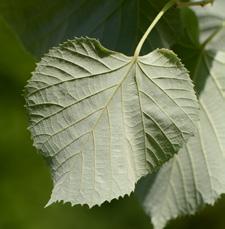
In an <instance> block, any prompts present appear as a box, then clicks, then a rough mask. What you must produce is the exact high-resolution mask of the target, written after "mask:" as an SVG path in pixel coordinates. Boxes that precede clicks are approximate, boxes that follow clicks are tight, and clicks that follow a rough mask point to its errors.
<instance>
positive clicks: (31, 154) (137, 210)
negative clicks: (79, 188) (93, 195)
mask: <svg viewBox="0 0 225 229" xmlns="http://www.w3.org/2000/svg"><path fill="white" fill-rule="evenodd" d="M34 67H35V59H34V58H33V57H32V56H31V55H30V54H28V53H27V52H26V51H25V49H24V48H23V46H22V45H21V43H20V41H19V39H18V38H17V36H16V34H15V33H14V32H13V31H12V30H11V28H10V27H9V26H8V25H7V23H6V22H5V21H4V20H3V18H1V16H0V130H1V132H0V228H1V229H51V228H54V229H87V228H92V229H95V228H96V229H97V228H98V229H105V228H107V229H115V228H116V229H136V228H137V229H145V228H148V229H150V228H152V227H151V224H150V219H149V218H148V217H147V216H146V215H145V214H144V212H143V210H142V209H141V207H140V206H139V204H138V202H137V200H136V199H135V197H134V195H133V194H132V195H131V197H125V198H124V199H119V200H113V201H112V202H111V203H110V204H109V203H105V204H103V206H102V207H94V208H93V209H91V210H89V209H88V208H87V207H86V206H83V207H81V206H75V207H70V205H69V204H65V205H63V204H55V205H53V206H51V207H48V208H44V205H45V204H46V203H47V200H48V199H49V195H50V192H51V188H52V182H51V178H50V173H49V170H48V168H47V165H46V163H45V161H44V160H43V158H42V157H41V156H40V155H39V154H38V153H37V152H36V150H35V149H34V148H33V147H32V142H31V140H30V135H29V133H28V131H27V130H26V127H27V116H26V112H25V109H24V99H23V96H22V94H23V91H22V90H23V87H24V85H25V84H26V80H27V79H28V78H29V77H30V74H31V72H32V71H33V69H34ZM224 212H225V198H224V197H223V198H222V199H221V200H220V201H218V202H217V204H216V206H215V207H214V208H212V207H206V208H205V209H203V210H201V211H200V213H198V214H197V215H196V216H188V217H184V218H180V219H177V220H175V221H172V222H171V223H170V224H169V225H168V226H167V228H168V229H170V228H171V229H172V228H178V229H189V228H191V229H195V228H198V229H199V228H204V229H212V228H213V229H224V228H225V217H224Z"/></svg>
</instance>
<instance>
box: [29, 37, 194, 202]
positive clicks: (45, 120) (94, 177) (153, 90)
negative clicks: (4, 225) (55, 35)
mask: <svg viewBox="0 0 225 229" xmlns="http://www.w3.org/2000/svg"><path fill="white" fill-rule="evenodd" d="M26 88H27V95H26V100H27V108H28V111H29V114H30V118H31V125H30V128H29V129H30V131H31V133H32V137H33V139H34V145H35V146H36V147H37V148H38V149H39V150H41V152H42V153H43V155H44V156H46V157H49V158H50V161H51V168H52V175H53V180H54V189H53V193H52V197H51V200H50V202H49V204H50V203H52V202H55V201H57V200H63V201H69V202H71V203H72V204H79V203H80V204H88V205H89V206H93V205H95V204H98V205H100V204H101V203H103V202H104V201H106V200H108V201H110V200H111V199H113V198H118V197H119V196H123V195H125V194H129V193H130V192H131V191H133V190H134V185H135V183H136V182H137V181H138V179H139V178H140V177H141V176H143V175H146V174H147V173H148V172H152V171H154V169H155V168H157V167H158V166H159V165H161V164H162V163H163V162H165V161H166V160H168V159H169V158H171V157H172V156H173V155H174V154H175V153H176V152H177V151H178V150H179V149H180V148H181V147H182V146H183V145H184V143H185V142H186V141H187V140H188V138H189V137H190V136H193V132H194V130H195V123H194V122H195V121H196V119H197V116H198V104H197V101H196V97H195V94H194V90H193V85H192V83H191V80H190V79H189V76H188V74H187V72H186V70H185V68H184V67H183V65H182V64H181V63H180V61H179V60H178V58H177V57H176V55H175V54H174V53H173V52H171V51H169V50H166V49H157V50H155V51H153V52H152V53H150V54H148V55H146V56H142V57H127V56H125V55H123V54H120V53H116V52H112V51H109V50H106V49H105V48H103V47H102V46H101V45H100V43H99V42H97V41H96V40H93V39H88V38H80V39H75V40H72V41H68V42H66V43H65V44H63V45H61V46H60V47H58V48H54V49H52V50H51V51H50V52H49V53H48V54H47V55H45V57H44V58H43V59H42V60H41V62H40V63H39V64H38V66H37V68H36V70H35V72H34V73H33V76H32V78H31V80H30V81H29V83H28V85H27V87H26Z"/></svg>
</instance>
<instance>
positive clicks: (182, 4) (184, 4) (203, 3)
mask: <svg viewBox="0 0 225 229" xmlns="http://www.w3.org/2000/svg"><path fill="white" fill-rule="evenodd" d="M213 3H214V0H203V1H197V2H180V1H178V2H177V7H178V8H183V7H189V6H202V7H203V6H206V5H208V4H213Z"/></svg>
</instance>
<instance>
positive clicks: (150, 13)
mask: <svg viewBox="0 0 225 229" xmlns="http://www.w3.org/2000/svg"><path fill="white" fill-rule="evenodd" d="M166 2H167V0H160V1H159V0H131V1H130V0H107V1H105V0H92V1H86V0H76V1H71V0H54V1H52V0H32V1H26V0H20V1H17V0H10V1H8V0H1V1H0V14H2V15H3V16H4V17H5V19H6V20H7V21H8V23H9V24H10V25H11V26H12V27H13V28H14V29H15V31H16V32H17V33H18V35H19V37H20V38H21V40H22V41H23V43H24V44H25V46H26V48H27V49H28V50H29V51H30V52H31V53H33V54H34V55H35V56H37V57H40V56H41V55H42V54H44V53H45V52H47V51H48V49H49V48H50V47H53V46H55V45H58V44H59V43H60V42H63V41H65V40H67V39H73V37H74V36H77V37H80V36H90V37H96V38H98V39H99V40H100V41H101V42H102V43H103V44H104V45H105V46H106V47H109V48H111V49H112V50H117V51H120V52H123V53H126V54H128V55H131V54H133V52H134V49H135V46H136V44H137V42H138V41H139V40H140V38H141V36H142V35H143V33H144V32H145V30H146V28H147V27H148V26H149V24H150V22H151V21H152V20H153V19H154V18H155V16H156V14H157V13H158V12H159V11H160V10H161V8H162V6H163V5H165V3H166ZM27 18H29V20H27ZM179 30H180V23H179V10H178V9H175V8H174V9H171V10H170V11H169V12H168V13H167V14H166V15H165V16H164V17H163V18H162V20H161V21H160V22H159V24H158V25H157V26H156V28H155V29H154V30H153V31H152V34H151V37H150V38H148V42H146V46H145V51H144V52H145V53H146V50H147V52H149V50H153V49H155V48H159V47H166V48H168V47H170V46H171V44H174V42H175V40H176V39H177V37H178V34H179Z"/></svg>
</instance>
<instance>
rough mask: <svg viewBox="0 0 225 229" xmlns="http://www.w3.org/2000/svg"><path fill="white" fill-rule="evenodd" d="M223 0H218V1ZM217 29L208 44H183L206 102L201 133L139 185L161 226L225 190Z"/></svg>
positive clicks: (224, 98) (222, 75)
mask: <svg viewBox="0 0 225 229" xmlns="http://www.w3.org/2000/svg"><path fill="white" fill-rule="evenodd" d="M219 4H220V3H219V2H218V1H217V2H216V4H215V7H216V8H218V5H219ZM206 15H207V11H206ZM201 17H202V16H201ZM221 26H222V23H221ZM221 28H222V27H221ZM212 34H213V36H211V34H210V35H209V36H210V39H208V37H207V38H206V39H207V42H206V43H204V45H199V46H198V45H196V47H194V46H190V42H189V45H186V46H185V45H184V44H181V47H182V48H183V50H182V52H183V56H184V57H186V61H187V64H188V65H189V67H190V70H191V72H192V78H193V79H194V83H195V87H196V90H197V93H198V98H199V104H200V122H199V123H198V131H197V133H196V136H195V137H192V138H191V139H190V140H189V142H188V144H187V145H186V146H185V147H184V148H183V149H182V150H181V151H180V152H179V153H178V155H176V156H175V157H174V158H173V159H171V161H169V162H168V163H166V164H165V165H164V166H163V167H162V168H161V169H160V171H159V172H158V173H156V174H155V175H153V176H147V177H146V178H145V179H143V180H142V181H141V182H140V183H139V185H138V187H137V193H138V195H139V197H140V199H141V202H142V204H143V207H144V209H145V211H146V213H147V214H148V215H149V216H151V219H152V223H153V224H154V226H155V228H157V229H160V228H163V227H164V226H165V225H166V223H167V221H168V220H170V219H172V218H176V217H177V216H180V215H185V214H194V213H195V212H196V211H197V210H198V209H199V208H202V207H203V206H204V205H206V204H213V203H214V202H215V201H216V200H217V199H218V198H219V197H220V195H221V194H222V193H225V177H224V174H225V122H224V117H225V93H224V88H225V52H224V51H218V50H217V48H214V45H212V44H211V42H213V41H214V40H215V39H216V37H217V36H218V35H219V33H217V32H216V33H215V30H214V31H213V32H212ZM223 39H224V38H223ZM192 45H193V43H192ZM224 48H225V47H224V46H221V47H220V49H221V50H224ZM185 49H186V50H185ZM191 49H192V51H191ZM180 51H181V50H180ZM184 59H185V58H184Z"/></svg>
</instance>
